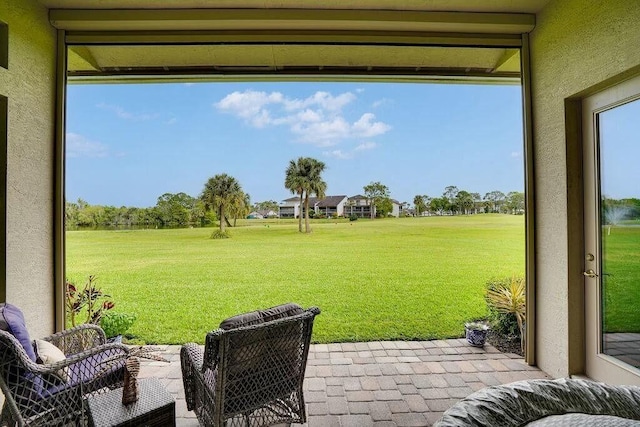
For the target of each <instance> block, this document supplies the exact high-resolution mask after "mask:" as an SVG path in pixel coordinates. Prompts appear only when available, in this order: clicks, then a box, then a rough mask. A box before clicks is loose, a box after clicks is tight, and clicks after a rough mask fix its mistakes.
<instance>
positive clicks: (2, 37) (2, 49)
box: [0, 21, 9, 68]
mask: <svg viewBox="0 0 640 427" xmlns="http://www.w3.org/2000/svg"><path fill="white" fill-rule="evenodd" d="M0 67H2V68H9V26H8V25H7V24H5V23H4V22H2V21H0Z"/></svg>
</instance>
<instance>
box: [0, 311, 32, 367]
mask: <svg viewBox="0 0 640 427" xmlns="http://www.w3.org/2000/svg"><path fill="white" fill-rule="evenodd" d="M0 329H2V330H3V331H6V332H9V333H10V334H11V335H13V336H14V337H16V339H17V340H18V341H20V344H22V347H23V348H24V351H25V353H27V356H29V359H31V360H32V361H34V362H35V361H36V353H35V352H34V351H33V347H32V345H31V338H30V337H29V331H27V326H26V324H25V322H24V315H23V314H22V311H20V309H19V308H18V307H16V306H15V305H13V304H9V303H0Z"/></svg>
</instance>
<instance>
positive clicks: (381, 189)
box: [363, 181, 393, 219]
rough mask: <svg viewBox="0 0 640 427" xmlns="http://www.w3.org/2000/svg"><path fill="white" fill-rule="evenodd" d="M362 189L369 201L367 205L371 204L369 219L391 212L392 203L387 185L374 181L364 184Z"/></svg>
mask: <svg viewBox="0 0 640 427" xmlns="http://www.w3.org/2000/svg"><path fill="white" fill-rule="evenodd" d="M363 190H364V195H365V197H366V198H367V200H368V201H369V205H370V206H373V209H371V219H373V218H375V217H376V216H381V217H385V216H387V214H388V213H390V212H391V210H392V209H393V205H392V204H391V196H390V193H389V187H387V186H386V185H384V184H382V183H381V182H379V181H376V182H371V183H369V185H365V186H364V187H363Z"/></svg>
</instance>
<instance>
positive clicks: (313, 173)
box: [65, 157, 525, 237]
mask: <svg viewBox="0 0 640 427" xmlns="http://www.w3.org/2000/svg"><path fill="white" fill-rule="evenodd" d="M325 167H326V166H325V164H324V163H323V162H321V161H319V160H316V159H313V158H311V157H299V158H298V159H296V160H291V161H290V162H289V165H288V167H287V168H286V170H285V174H284V187H285V188H286V189H287V190H289V191H291V193H293V194H296V195H298V196H299V197H300V206H304V217H305V221H304V223H305V226H304V232H306V233H309V232H310V231H311V228H310V224H309V217H310V215H309V214H310V211H311V210H310V208H309V198H310V197H312V196H315V197H317V198H320V199H321V198H324V197H325V195H326V190H327V183H326V182H325V181H324V180H323V178H322V172H324V170H325ZM363 190H364V195H365V197H366V199H367V200H368V204H369V205H370V206H372V207H373V208H372V209H371V210H370V211H371V218H375V217H385V216H387V215H388V214H390V213H391V211H392V209H393V206H392V202H391V197H390V191H389V187H387V186H386V185H384V184H382V183H381V182H371V183H370V184H368V185H365V186H364V187H363ZM278 206H279V205H278V203H277V202H276V201H274V200H268V201H263V202H257V203H255V204H253V205H252V204H251V198H250V196H249V194H248V193H245V192H244V191H243V190H242V186H241V185H240V183H239V182H238V180H237V179H236V178H234V177H232V176H230V175H228V174H225V173H222V174H217V175H215V176H213V177H211V178H209V179H208V180H207V182H206V183H205V184H204V189H203V190H202V193H201V194H200V196H199V197H192V196H190V195H188V194H186V193H183V192H180V193H177V194H172V193H165V194H163V195H161V196H160V197H158V199H157V201H156V205H155V206H153V207H149V208H138V207H126V206H121V207H115V206H103V205H90V204H89V203H87V202H86V201H84V200H82V199H78V200H77V202H66V209H65V224H66V226H67V227H68V228H82V227H140V228H163V227H205V226H208V225H213V224H215V223H216V222H217V223H218V225H219V234H220V236H221V237H224V235H225V234H226V232H225V227H227V226H231V227H232V226H235V224H236V221H237V219H238V218H245V217H246V216H247V215H248V214H249V213H250V212H251V210H273V211H277V210H278ZM403 207H404V208H405V209H404V211H405V212H406V213H407V214H413V215H416V216H420V215H425V214H433V215H457V214H470V213H480V212H486V213H490V212H496V213H511V214H519V213H524V208H525V205H524V193H521V192H516V191H512V192H510V193H507V194H504V193H503V192H501V191H491V192H489V193H486V194H485V195H484V197H481V196H480V194H479V193H470V192H468V191H465V190H459V189H458V188H457V187H456V186H448V187H446V188H445V190H444V192H443V194H442V196H440V197H429V196H427V195H420V194H418V195H416V196H415V197H414V199H413V212H411V209H406V208H408V207H409V204H408V203H406V202H405V203H403ZM298 230H299V231H300V232H303V227H302V215H299V216H298Z"/></svg>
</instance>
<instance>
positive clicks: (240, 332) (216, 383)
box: [180, 304, 320, 427]
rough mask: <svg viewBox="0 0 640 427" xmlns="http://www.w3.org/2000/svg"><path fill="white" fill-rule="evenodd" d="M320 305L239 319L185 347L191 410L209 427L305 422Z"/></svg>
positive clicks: (286, 307) (291, 306)
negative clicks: (307, 376)
mask: <svg viewBox="0 0 640 427" xmlns="http://www.w3.org/2000/svg"><path fill="white" fill-rule="evenodd" d="M319 313H320V310H319V309H318V308H317V307H311V308H309V309H307V310H302V308H300V306H298V305H295V304H285V305H282V306H278V307H273V308H270V309H267V310H263V311H256V312H253V313H247V314H245V315H240V316H235V317H234V318H231V319H227V320H226V321H224V322H222V323H221V325H220V326H221V328H220V329H218V330H216V331H213V332H210V333H208V334H207V336H206V341H205V348H204V351H203V350H202V348H201V347H200V346H198V345H196V344H193V343H189V344H185V345H184V346H183V347H182V350H181V354H180V359H181V363H182V378H183V381H184V388H185V395H186V402H187V408H188V409H189V410H192V411H195V413H196V415H197V417H198V420H199V421H200V424H201V425H205V426H217V427H218V426H223V425H226V426H244V427H249V426H266V425H273V424H279V423H304V422H305V421H306V412H305V405H304V397H303V392H302V383H303V380H304V372H305V367H306V363H307V355H308V353H309V343H310V341H311V331H312V328H313V320H314V318H315V316H316V315H318V314H319Z"/></svg>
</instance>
